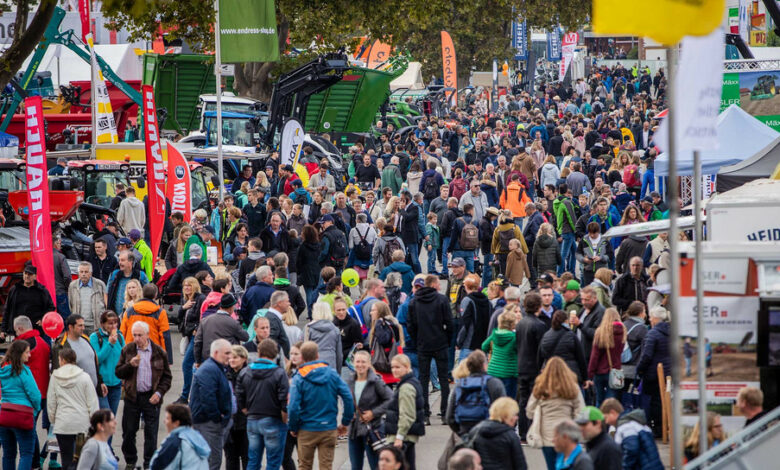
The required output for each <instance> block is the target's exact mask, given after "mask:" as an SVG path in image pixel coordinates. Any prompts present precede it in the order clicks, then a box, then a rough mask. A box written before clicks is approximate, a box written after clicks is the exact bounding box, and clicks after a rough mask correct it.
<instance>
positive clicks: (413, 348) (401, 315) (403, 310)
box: [395, 294, 417, 352]
mask: <svg viewBox="0 0 780 470" xmlns="http://www.w3.org/2000/svg"><path fill="white" fill-rule="evenodd" d="M413 298H414V294H409V296H408V297H406V302H404V303H402V304H401V306H400V307H398V313H396V315H395V319H396V320H398V323H399V324H400V325H401V328H403V330H404V344H405V346H404V351H405V352H417V345H416V344H415V342H414V341H412V337H411V336H409V331H408V330H407V329H406V326H407V324H408V323H409V304H410V303H411V302H412V299H413Z"/></svg>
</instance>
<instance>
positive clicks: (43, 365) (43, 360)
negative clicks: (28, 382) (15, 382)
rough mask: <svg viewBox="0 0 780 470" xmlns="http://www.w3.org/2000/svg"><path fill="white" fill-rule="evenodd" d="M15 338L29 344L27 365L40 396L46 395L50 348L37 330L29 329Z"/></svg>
mask: <svg viewBox="0 0 780 470" xmlns="http://www.w3.org/2000/svg"><path fill="white" fill-rule="evenodd" d="M16 339H23V340H25V341H27V343H28V344H29V345H30V360H29V361H27V367H29V368H30V371H31V372H32V375H33V378H34V379H35V383H36V385H38V390H40V392H41V396H44V397H45V396H46V394H47V393H48V390H49V355H50V353H51V348H50V347H49V345H48V344H46V341H44V340H43V338H41V334H40V333H39V332H38V330H30V331H28V332H27V333H24V334H21V335H19V336H17V337H16Z"/></svg>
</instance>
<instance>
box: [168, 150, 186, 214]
mask: <svg viewBox="0 0 780 470" xmlns="http://www.w3.org/2000/svg"><path fill="white" fill-rule="evenodd" d="M190 182H191V179H190V167H189V165H187V160H185V159H184V155H182V153H181V152H180V151H179V149H177V148H176V147H175V146H174V145H173V144H172V143H170V142H169V143H168V186H167V188H166V191H165V195H166V197H167V198H168V200H169V201H171V213H174V212H181V213H182V214H183V215H184V221H185V222H189V221H190V214H191V213H192V191H191V188H190Z"/></svg>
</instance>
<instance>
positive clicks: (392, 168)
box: [381, 155, 404, 196]
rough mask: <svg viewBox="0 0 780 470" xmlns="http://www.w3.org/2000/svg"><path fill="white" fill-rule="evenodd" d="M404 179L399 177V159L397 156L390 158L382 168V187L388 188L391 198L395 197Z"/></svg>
mask: <svg viewBox="0 0 780 470" xmlns="http://www.w3.org/2000/svg"><path fill="white" fill-rule="evenodd" d="M403 183H404V179H403V176H402V175H401V168H400V159H399V158H398V156H397V155H393V156H392V157H390V163H389V164H387V165H386V166H385V167H384V168H382V183H381V184H382V187H383V188H390V191H392V195H393V196H397V195H398V192H399V191H400V190H401V185H403Z"/></svg>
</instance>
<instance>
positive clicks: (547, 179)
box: [540, 162, 561, 188]
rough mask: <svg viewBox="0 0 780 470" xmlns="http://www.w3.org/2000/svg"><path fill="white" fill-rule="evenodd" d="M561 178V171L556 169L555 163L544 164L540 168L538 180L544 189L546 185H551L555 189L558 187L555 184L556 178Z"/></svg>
mask: <svg viewBox="0 0 780 470" xmlns="http://www.w3.org/2000/svg"><path fill="white" fill-rule="evenodd" d="M560 177H561V170H560V169H558V166H557V165H556V164H555V163H549V162H548V163H545V164H544V166H543V167H542V175H541V178H540V180H541V181H540V184H541V186H542V187H543V188H544V187H545V186H547V185H548V184H552V185H553V186H555V187H556V188H557V187H558V185H557V184H556V183H557V182H558V178H560Z"/></svg>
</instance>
